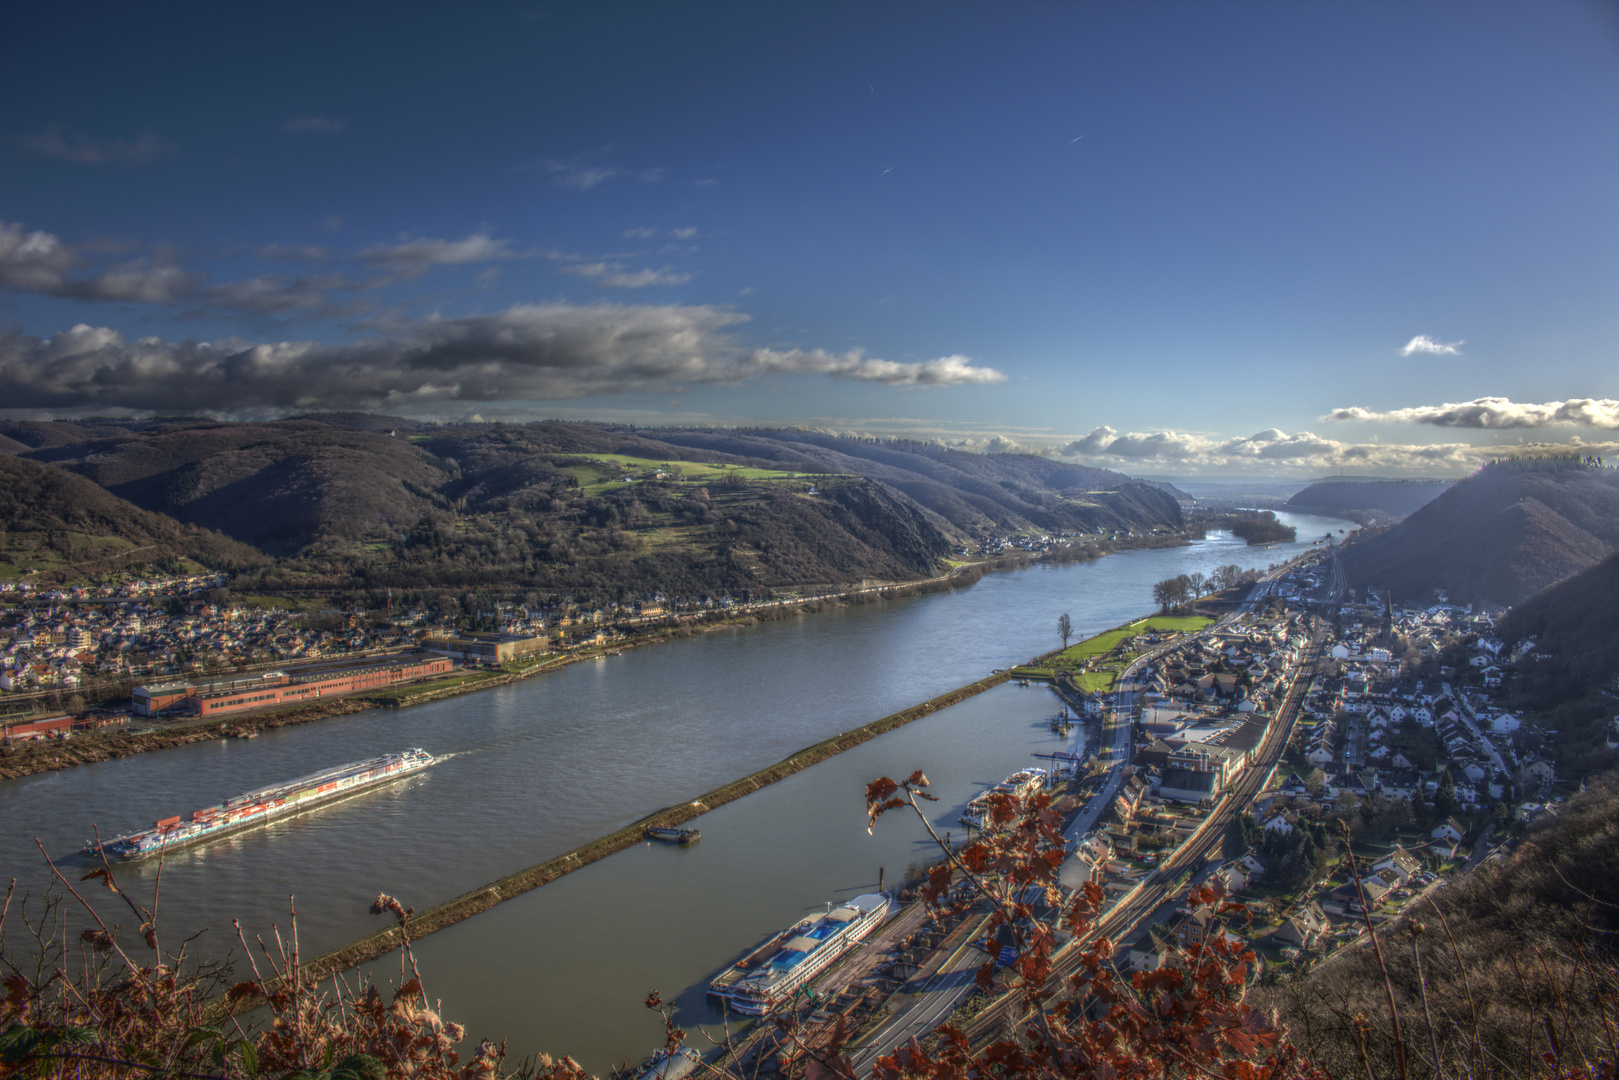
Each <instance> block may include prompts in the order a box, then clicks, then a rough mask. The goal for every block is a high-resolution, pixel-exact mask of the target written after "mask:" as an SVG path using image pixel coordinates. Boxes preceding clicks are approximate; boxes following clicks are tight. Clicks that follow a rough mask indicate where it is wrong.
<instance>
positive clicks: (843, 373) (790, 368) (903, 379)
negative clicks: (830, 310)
mask: <svg viewBox="0 0 1619 1080" xmlns="http://www.w3.org/2000/svg"><path fill="white" fill-rule="evenodd" d="M745 363H746V365H748V366H750V367H753V368H756V369H757V370H759V371H761V372H790V373H794V374H817V375H833V376H837V377H839V378H844V379H857V380H859V381H861V382H880V383H886V384H887V385H889V386H960V385H963V384H969V383H996V382H1004V381H1005V379H1006V376H1005V375H1004V374H1002V373H1001V372H999V371H997V370H995V369H994V368H988V367H976V366H974V365H973V363H972V361H971V360H969V359H968V358H967V357H965V356H941V357H939V358H938V359H937V360H923V361H918V362H914V363H900V362H898V361H894V360H878V359H876V358H869V359H868V358H867V357H866V356H865V354H864V352H863V351H862V350H860V349H852V350H850V351H849V352H846V353H843V354H841V355H840V354H836V353H829V352H827V351H825V350H824V349H788V350H786V351H777V350H775V349H755V350H754V351H753V352H751V353H749V354H748V355H747V358H746V360H745Z"/></svg>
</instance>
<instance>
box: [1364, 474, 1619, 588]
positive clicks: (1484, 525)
mask: <svg viewBox="0 0 1619 1080" xmlns="http://www.w3.org/2000/svg"><path fill="white" fill-rule="evenodd" d="M1616 546H1619V471H1616V470H1614V469H1604V468H1595V467H1592V468H1585V467H1580V466H1574V465H1569V466H1560V467H1553V466H1549V465H1548V466H1544V467H1538V466H1536V465H1535V464H1534V463H1523V462H1503V463H1500V464H1496V465H1490V466H1488V467H1486V468H1483V469H1480V470H1479V471H1478V472H1477V473H1475V474H1473V475H1472V476H1471V477H1469V478H1468V479H1466V480H1463V481H1461V482H1460V483H1457V484H1455V485H1454V486H1452V487H1451V488H1450V489H1449V490H1447V491H1446V492H1445V493H1444V494H1442V495H1440V496H1439V497H1438V498H1436V499H1434V500H1433V501H1432V502H1430V503H1428V504H1427V505H1426V506H1423V507H1422V508H1421V509H1419V510H1417V511H1416V512H1415V513H1413V514H1412V515H1411V516H1410V517H1408V518H1406V519H1405V520H1404V521H1402V522H1401V523H1400V524H1398V525H1396V526H1394V527H1393V528H1390V529H1387V530H1385V531H1384V532H1382V533H1379V534H1378V535H1376V536H1372V537H1370V538H1368V539H1366V540H1364V541H1361V542H1359V543H1355V544H1350V545H1348V546H1346V547H1345V548H1344V549H1343V562H1344V568H1345V570H1346V571H1347V572H1348V574H1349V577H1350V581H1351V582H1352V583H1353V584H1355V585H1357V586H1364V585H1373V586H1380V587H1387V588H1390V589H1392V590H1393V592H1394V595H1395V597H1396V598H1397V599H1400V600H1402V601H1407V602H1413V603H1423V602H1429V601H1431V600H1432V599H1433V597H1434V592H1435V590H1436V589H1438V590H1443V591H1444V592H1445V593H1446V594H1447V595H1448V596H1449V597H1450V599H1451V600H1452V601H1453V602H1456V603H1482V604H1502V605H1510V604H1516V603H1519V602H1520V601H1522V600H1525V599H1527V598H1528V597H1529V596H1531V595H1533V594H1534V593H1536V592H1539V591H1540V590H1541V589H1544V588H1546V587H1547V586H1549V585H1552V584H1555V583H1556V582H1558V581H1561V580H1563V579H1564V578H1566V577H1569V576H1570V575H1573V574H1576V573H1579V572H1580V571H1581V570H1584V569H1586V568H1587V567H1590V566H1594V565H1595V564H1596V563H1597V562H1598V561H1600V560H1601V559H1602V558H1604V557H1605V556H1606V555H1607V554H1608V553H1609V552H1610V551H1612V550H1614V548H1615V547H1616Z"/></svg>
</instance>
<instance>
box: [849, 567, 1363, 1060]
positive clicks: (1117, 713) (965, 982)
mask: <svg viewBox="0 0 1619 1080" xmlns="http://www.w3.org/2000/svg"><path fill="white" fill-rule="evenodd" d="M1312 555H1313V553H1312ZM1312 555H1304V556H1300V557H1299V558H1298V559H1294V560H1292V561H1291V562H1289V563H1287V564H1286V565H1284V566H1282V567H1279V568H1277V569H1276V570H1275V571H1272V572H1271V573H1269V574H1267V575H1266V576H1265V577H1264V578H1262V579H1261V580H1260V582H1259V583H1258V584H1257V585H1256V586H1255V587H1254V589H1253V590H1252V591H1251V592H1250V593H1249V596H1248V598H1247V599H1246V600H1245V601H1244V602H1243V603H1242V604H1241V605H1239V606H1238V607H1237V608H1236V609H1235V610H1233V611H1232V612H1231V613H1230V614H1228V615H1227V616H1226V617H1225V618H1223V619H1221V620H1220V621H1219V622H1217V623H1214V624H1211V625H1210V626H1208V627H1205V628H1204V629H1203V630H1200V631H1198V632H1197V633H1196V634H1193V635H1189V636H1187V637H1182V638H1178V639H1177V640H1176V641H1174V642H1171V643H1170V644H1168V645H1165V646H1162V647H1160V648H1158V649H1155V650H1153V651H1151V652H1149V653H1144V654H1142V655H1141V656H1139V657H1137V658H1136V659H1135V660H1134V661H1133V662H1132V663H1131V664H1130V666H1129V667H1128V668H1126V669H1125V671H1124V672H1122V673H1121V674H1120V676H1119V680H1118V682H1117V683H1116V684H1115V687H1116V689H1115V691H1114V693H1113V695H1112V696H1113V700H1112V702H1111V707H1110V708H1109V710H1108V718H1107V719H1106V720H1104V726H1103V735H1102V742H1103V746H1102V749H1101V751H1100V753H1101V754H1102V755H1103V760H1105V761H1108V762H1109V763H1110V768H1109V772H1108V777H1107V779H1106V780H1105V781H1103V782H1102V783H1101V784H1100V785H1099V786H1098V787H1097V788H1096V790H1095V793H1094V794H1093V795H1092V797H1091V798H1090V800H1088V802H1087V803H1086V805H1085V807H1084V808H1083V809H1082V810H1081V812H1080V814H1079V815H1078V816H1077V817H1076V819H1075V821H1074V823H1073V825H1072V826H1070V827H1069V829H1068V830H1067V831H1066V832H1065V833H1064V838H1065V839H1066V840H1068V842H1069V844H1070V846H1072V844H1074V843H1075V842H1077V841H1078V840H1079V839H1080V838H1082V837H1083V836H1085V835H1086V834H1087V833H1088V832H1090V831H1091V830H1092V829H1094V828H1095V826H1096V822H1097V821H1098V820H1100V817H1101V815H1102V813H1103V812H1104V811H1105V810H1106V808H1107V806H1108V805H1109V804H1110V803H1111V802H1112V800H1113V798H1114V796H1115V795H1117V793H1118V790H1119V787H1120V785H1122V784H1123V782H1124V766H1125V765H1127V764H1128V763H1129V761H1130V759H1131V757H1132V756H1133V754H1132V752H1131V750H1132V747H1131V745H1130V740H1131V734H1132V729H1133V723H1132V720H1133V718H1134V716H1135V712H1136V710H1137V708H1138V706H1139V704H1140V697H1141V692H1142V688H1141V686H1140V684H1139V683H1138V682H1137V681H1136V680H1137V676H1138V675H1139V674H1140V673H1141V671H1142V669H1144V668H1145V667H1146V666H1147V665H1148V664H1150V663H1152V662H1153V661H1155V660H1157V659H1158V658H1159V657H1161V656H1163V655H1164V654H1166V653H1168V652H1171V651H1173V650H1175V649H1179V648H1183V647H1184V646H1185V645H1186V644H1187V643H1188V642H1190V641H1194V640H1197V639H1199V638H1202V637H1206V636H1208V635H1209V634H1212V633H1215V632H1217V631H1218V630H1220V629H1221V628H1223V627H1225V626H1227V625H1228V624H1230V623H1231V622H1233V621H1235V620H1236V619H1238V618H1240V617H1241V616H1243V615H1247V614H1250V613H1252V612H1253V611H1255V610H1258V609H1260V608H1261V607H1262V606H1264V605H1265V604H1267V603H1268V602H1269V600H1270V598H1271V596H1272V594H1273V591H1274V585H1275V582H1276V581H1277V579H1279V578H1280V577H1282V576H1283V575H1284V574H1286V573H1287V572H1288V571H1290V570H1292V569H1293V568H1294V567H1296V566H1297V565H1298V564H1299V563H1300V562H1301V561H1303V560H1305V559H1308V558H1310V557H1312ZM1341 589H1342V586H1341V584H1340V583H1339V581H1338V578H1337V577H1336V576H1335V579H1334V587H1333V589H1332V591H1331V598H1332V599H1333V600H1336V599H1337V598H1338V597H1339V596H1341V595H1342V592H1341ZM1319 653H1320V640H1319V639H1316V640H1312V642H1311V644H1310V646H1309V647H1308V648H1307V649H1306V651H1305V657H1304V661H1303V664H1301V668H1300V671H1302V669H1303V666H1304V665H1308V664H1309V663H1310V662H1312V661H1313V660H1314V659H1315V658H1316V657H1317V656H1318V655H1319ZM1308 682H1309V681H1308V679H1305V678H1302V677H1300V675H1299V674H1298V673H1295V677H1294V681H1293V683H1292V685H1291V686H1290V687H1289V690H1288V693H1287V696H1286V698H1285V699H1284V700H1283V704H1282V707H1281V708H1280V709H1278V710H1277V714H1276V717H1275V719H1274V721H1273V722H1272V723H1271V725H1270V728H1269V730H1268V731H1267V733H1266V736H1265V739H1264V741H1263V742H1262V743H1261V744H1260V746H1259V748H1258V749H1257V751H1256V754H1255V758H1254V761H1255V764H1254V765H1253V766H1252V767H1251V768H1249V769H1248V771H1247V772H1245V773H1244V774H1243V776H1242V778H1241V779H1239V781H1238V782H1237V784H1236V786H1235V787H1234V789H1233V790H1232V791H1231V792H1229V793H1228V794H1227V796H1226V797H1225V798H1224V799H1222V800H1221V801H1220V803H1219V804H1218V805H1217V806H1216V808H1215V810H1214V811H1213V813H1211V814H1210V815H1209V817H1208V818H1207V819H1205V820H1204V822H1203V824H1202V825H1201V826H1200V827H1199V828H1198V830H1197V831H1196V832H1194V833H1193V834H1192V836H1191V837H1189V838H1188V839H1187V840H1186V841H1185V842H1184V843H1182V844H1181V846H1180V847H1179V848H1178V849H1176V851H1175V853H1174V854H1173V855H1172V856H1170V858H1169V859H1167V860H1166V861H1165V862H1164V864H1163V865H1162V866H1161V867H1159V869H1158V870H1157V871H1156V872H1155V873H1154V874H1152V875H1149V876H1148V877H1147V878H1146V879H1144V880H1143V882H1142V883H1141V884H1140V885H1138V886H1137V887H1136V888H1134V889H1132V890H1131V891H1130V892H1128V893H1126V894H1125V895H1124V896H1123V897H1121V898H1120V899H1119V900H1118V902H1116V903H1115V904H1114V906H1113V907H1112V908H1111V909H1110V910H1109V911H1108V912H1107V914H1106V915H1105V916H1104V917H1103V918H1102V920H1101V921H1100V923H1099V925H1098V926H1097V928H1096V929H1095V930H1094V931H1093V933H1092V935H1090V936H1089V937H1087V939H1085V940H1084V941H1080V940H1076V941H1074V942H1070V943H1069V944H1068V945H1066V946H1064V947H1063V948H1062V949H1061V950H1059V951H1058V953H1057V954H1056V955H1055V957H1054V958H1053V959H1054V963H1053V974H1052V981H1051V983H1049V984H1048V989H1054V988H1056V987H1058V986H1060V985H1063V984H1065V983H1066V980H1067V978H1068V976H1069V975H1070V974H1071V973H1072V972H1073V970H1074V969H1076V968H1077V967H1078V965H1079V958H1080V954H1081V952H1082V946H1083V945H1084V944H1085V943H1086V942H1087V941H1088V940H1090V937H1094V936H1096V935H1102V934H1105V935H1106V936H1107V937H1109V938H1110V939H1112V940H1114V941H1123V940H1126V939H1127V938H1128V937H1129V936H1131V935H1132V934H1134V933H1135V932H1136V931H1138V930H1139V929H1140V928H1141V927H1142V926H1144V925H1146V924H1147V921H1148V920H1149V919H1150V918H1151V917H1152V916H1153V913H1154V912H1155V911H1156V910H1157V909H1158V908H1159V907H1160V906H1162V905H1164V904H1165V903H1166V902H1167V901H1169V900H1170V899H1171V896H1170V890H1169V886H1170V885H1171V884H1173V883H1174V882H1175V880H1176V879H1177V878H1179V877H1180V876H1181V874H1182V873H1183V872H1186V871H1192V872H1193V873H1194V874H1195V873H1196V872H1197V871H1199V870H1202V869H1204V864H1205V863H1206V862H1207V855H1208V852H1209V851H1210V850H1211V849H1212V848H1213V847H1214V846H1215V845H1217V844H1218V843H1220V841H1221V839H1222V837H1223V836H1224V833H1225V829H1226V826H1227V825H1228V824H1229V822H1230V820H1231V818H1232V817H1233V816H1234V815H1235V814H1236V813H1238V812H1240V811H1241V810H1242V809H1245V808H1246V807H1247V806H1248V805H1249V803H1251V802H1252V801H1253V799H1254V797H1255V796H1256V795H1257V794H1258V793H1259V792H1260V791H1261V790H1262V789H1263V786H1264V784H1265V782H1266V781H1267V780H1268V779H1269V777H1270V774H1271V772H1272V770H1273V769H1274V767H1275V763H1276V762H1277V761H1278V760H1279V759H1280V758H1281V755H1282V751H1283V750H1284V749H1286V747H1287V741H1288V739H1289V738H1290V737H1291V735H1292V729H1293V723H1294V720H1295V719H1296V717H1297V715H1298V707H1299V703H1300V701H1301V700H1302V698H1303V694H1304V691H1305V690H1306V689H1307V688H1308ZM1082 729H1083V725H1081V730H1082ZM1083 737H1084V736H1083V734H1080V735H1077V736H1076V739H1083ZM981 962H982V960H981V954H980V953H978V952H977V951H976V950H973V949H970V948H967V949H957V950H956V951H955V952H954V953H953V954H952V955H951V956H949V957H947V958H946V961H945V964H944V965H943V966H942V967H941V968H940V970H939V972H938V974H937V975H935V976H934V977H933V979H930V980H929V983H928V985H927V987H926V991H925V993H923V994H921V995H919V996H918V1001H917V1002H916V1003H914V1004H913V1005H911V1006H910V1007H909V1008H908V1009H906V1010H905V1011H904V1012H903V1013H900V1014H897V1015H896V1016H895V1017H894V1018H893V1019H891V1020H890V1021H889V1022H887V1023H885V1024H884V1025H883V1026H882V1027H880V1028H879V1029H878V1030H877V1031H875V1032H873V1033H872V1034H871V1035H870V1036H869V1037H868V1039H866V1040H864V1047H863V1048H862V1049H860V1050H857V1051H855V1052H854V1053H852V1054H851V1057H852V1059H853V1062H854V1066H855V1071H854V1074H855V1076H857V1077H863V1076H868V1075H869V1074H870V1072H871V1068H872V1066H873V1065H874V1064H875V1063H876V1061H877V1059H878V1058H879V1057H881V1056H882V1055H883V1054H885V1053H888V1052H890V1051H891V1050H892V1049H893V1048H894V1047H896V1046H900V1045H903V1044H904V1043H905V1042H906V1041H907V1040H908V1039H910V1038H911V1036H912V1035H921V1034H923V1033H925V1032H926V1031H929V1030H931V1029H932V1028H933V1027H936V1026H937V1025H938V1023H939V1022H940V1021H942V1020H943V1019H944V1018H945V1017H947V1016H949V1015H950V1013H951V1012H953V1011H954V1010H955V1009H956V1008H957V1006H958V1005H959V1004H960V1003H961V1002H962V1001H963V1000H965V999H966V997H967V995H968V994H969V993H970V992H971V990H972V970H971V969H972V968H974V967H976V966H977V965H978V964H979V963H981ZM1016 1000H1017V999H1016V998H1015V997H1014V996H1012V995H1007V996H1003V997H1002V998H1001V999H1000V1000H999V1001H998V1002H996V1003H995V1004H993V1005H991V1006H989V1007H988V1008H987V1009H985V1010H984V1012H982V1013H980V1014H979V1015H978V1016H977V1017H975V1018H974V1019H973V1021H972V1023H971V1024H970V1025H969V1035H972V1036H974V1037H975V1038H978V1037H982V1036H984V1035H986V1034H988V1033H989V1032H992V1031H994V1030H995V1029H997V1028H998V1027H1000V1026H1001V1025H1003V1024H1004V1023H1006V1021H1007V1020H1008V1019H1010V1018H1011V1010H1012V1008H1013V1007H1014V1006H1015V1004H1016Z"/></svg>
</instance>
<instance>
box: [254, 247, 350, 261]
mask: <svg viewBox="0 0 1619 1080" xmlns="http://www.w3.org/2000/svg"><path fill="white" fill-rule="evenodd" d="M257 254H258V256H259V258H261V259H299V260H302V261H303V262H313V263H323V262H326V261H327V260H328V259H330V258H331V257H332V250H331V248H326V247H321V246H320V245H319V244H266V245H264V246H263V247H261V248H259V250H258V252H257Z"/></svg>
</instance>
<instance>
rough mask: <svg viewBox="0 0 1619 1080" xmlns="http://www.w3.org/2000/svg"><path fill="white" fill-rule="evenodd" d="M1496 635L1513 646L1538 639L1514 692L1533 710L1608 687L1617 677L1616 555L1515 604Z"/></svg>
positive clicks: (1522, 665) (1618, 608) (1618, 560)
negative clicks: (1533, 706) (1530, 703)
mask: <svg viewBox="0 0 1619 1080" xmlns="http://www.w3.org/2000/svg"><path fill="white" fill-rule="evenodd" d="M1499 632H1500V635H1501V638H1502V640H1503V641H1506V642H1508V643H1509V644H1512V645H1516V644H1517V643H1518V642H1520V641H1523V640H1524V639H1526V638H1530V637H1533V638H1535V639H1536V640H1535V651H1534V654H1533V657H1532V658H1530V659H1526V660H1523V661H1521V662H1520V663H1519V664H1518V687H1517V689H1518V691H1519V692H1520V693H1523V694H1525V695H1527V696H1529V697H1530V698H1531V699H1532V700H1533V701H1534V702H1536V703H1537V704H1553V703H1557V702H1561V701H1566V700H1569V699H1571V698H1574V697H1578V696H1581V695H1583V694H1585V693H1589V692H1590V691H1592V690H1594V689H1596V688H1597V687H1600V686H1603V685H1605V684H1607V683H1610V682H1612V681H1613V680H1614V679H1615V678H1616V677H1619V553H1616V554H1613V555H1609V556H1608V557H1607V558H1606V559H1604V560H1602V561H1601V562H1599V563H1597V564H1596V565H1595V566H1593V567H1591V568H1590V569H1589V570H1585V571H1582V572H1581V573H1578V574H1575V575H1574V576H1573V577H1571V578H1569V579H1568V580H1567V581H1563V582H1559V583H1558V584H1556V585H1553V586H1552V587H1551V588H1549V589H1545V590H1543V591H1541V592H1538V593H1536V594H1535V595H1534V596H1532V597H1530V598H1529V599H1528V600H1526V601H1524V602H1523V603H1522V604H1519V605H1518V606H1517V607H1515V608H1513V609H1512V610H1511V611H1510V612H1508V613H1507V617H1506V618H1505V619H1504V620H1502V622H1501V624H1500V627H1499ZM1610 711H1611V710H1610ZM1601 719H1603V720H1606V719H1607V715H1604V716H1603V717H1601Z"/></svg>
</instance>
